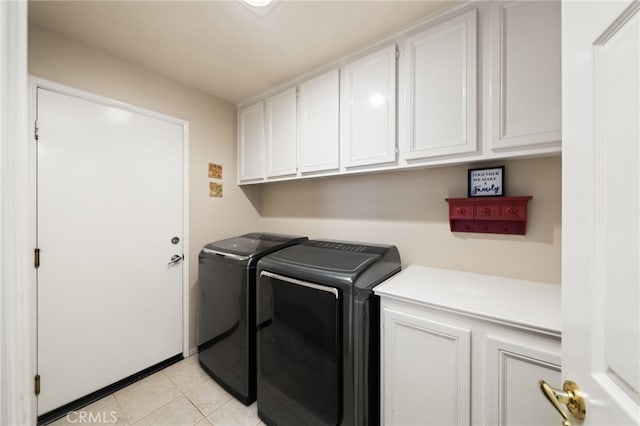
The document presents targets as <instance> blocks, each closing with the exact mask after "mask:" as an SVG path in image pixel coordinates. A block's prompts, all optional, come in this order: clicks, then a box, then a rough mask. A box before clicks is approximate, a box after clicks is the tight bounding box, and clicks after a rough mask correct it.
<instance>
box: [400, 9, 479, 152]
mask: <svg viewBox="0 0 640 426" xmlns="http://www.w3.org/2000/svg"><path fill="white" fill-rule="evenodd" d="M400 70H401V71H400V72H401V76H400V83H399V84H400V91H401V101H400V117H399V118H400V132H399V134H400V143H401V147H402V158H404V159H406V160H415V159H425V158H430V157H437V156H443V155H452V154H461V153H468V152H475V151H476V150H477V131H476V121H477V118H476V117H477V12H476V10H475V9H474V10H471V11H469V12H467V13H465V14H463V15H461V16H458V17H455V18H453V19H450V20H448V21H446V22H444V23H441V24H439V25H436V26H434V27H431V28H429V29H427V30H426V31H424V32H421V33H420V34H416V35H414V36H412V37H410V38H408V39H407V40H406V41H405V43H404V50H403V52H402V54H401V62H400Z"/></svg>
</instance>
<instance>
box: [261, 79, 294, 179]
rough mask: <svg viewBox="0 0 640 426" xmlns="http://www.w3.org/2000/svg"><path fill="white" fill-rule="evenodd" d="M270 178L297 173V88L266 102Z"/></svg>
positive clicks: (267, 155) (267, 156)
mask: <svg viewBox="0 0 640 426" xmlns="http://www.w3.org/2000/svg"><path fill="white" fill-rule="evenodd" d="M265 131H266V153H265V154H266V160H267V163H266V167H267V170H266V174H267V177H273V176H284V175H291V174H295V173H296V170H297V128H296V88H295V87H292V88H291V89H288V90H285V91H284V92H282V93H279V94H277V95H274V96H272V97H270V98H268V99H267V100H266V101H265Z"/></svg>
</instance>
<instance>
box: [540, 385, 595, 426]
mask: <svg viewBox="0 0 640 426" xmlns="http://www.w3.org/2000/svg"><path fill="white" fill-rule="evenodd" d="M539 383H540V389H541V390H542V393H543V394H544V396H546V397H547V399H548V400H549V402H550V403H551V405H553V406H554V407H555V409H556V410H558V412H559V413H560V415H561V416H562V426H571V422H569V416H567V414H566V413H565V412H564V410H563V409H562V406H561V405H560V404H565V405H566V406H567V408H568V409H569V412H570V413H571V415H572V416H574V417H575V418H577V419H579V420H584V418H585V416H586V415H587V409H586V405H585V402H584V398H582V396H581V395H580V394H578V392H580V388H579V387H578V385H576V384H575V383H574V382H572V381H569V380H566V381H565V382H564V384H563V385H562V390H559V389H554V388H552V387H551V386H549V385H548V384H547V382H545V381H544V380H540V382H539Z"/></svg>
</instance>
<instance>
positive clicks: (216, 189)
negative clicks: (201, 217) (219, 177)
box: [209, 182, 222, 198]
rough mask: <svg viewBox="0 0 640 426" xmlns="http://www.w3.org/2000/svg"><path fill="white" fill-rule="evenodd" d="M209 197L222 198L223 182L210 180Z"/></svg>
mask: <svg viewBox="0 0 640 426" xmlns="http://www.w3.org/2000/svg"><path fill="white" fill-rule="evenodd" d="M209 197H217V198H222V184H221V183H215V182H209Z"/></svg>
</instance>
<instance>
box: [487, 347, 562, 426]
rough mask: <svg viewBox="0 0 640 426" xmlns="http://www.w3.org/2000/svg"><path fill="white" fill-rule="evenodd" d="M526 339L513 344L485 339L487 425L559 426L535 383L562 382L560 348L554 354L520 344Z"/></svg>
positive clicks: (555, 415) (545, 349)
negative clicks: (542, 381)
mask: <svg viewBox="0 0 640 426" xmlns="http://www.w3.org/2000/svg"><path fill="white" fill-rule="evenodd" d="M527 339H529V340H530V338H527V337H526V336H524V337H523V336H520V338H518V339H517V340H513V341H512V340H510V339H502V338H497V337H494V336H487V391H488V392H487V422H486V424H488V425H496V426H498V425H500V426H502V425H504V426H507V425H521V426H527V425H530V426H537V425H553V424H560V421H559V420H558V419H560V416H559V415H558V413H557V412H555V410H552V409H549V402H548V401H547V400H546V398H545V397H544V396H543V395H542V392H540V386H539V384H538V381H539V380H540V379H542V380H544V381H545V382H547V383H561V377H560V360H561V357H560V353H559V349H560V347H559V346H560V345H557V351H556V350H554V349H548V348H542V347H536V345H535V344H534V343H529V342H527V343H526V344H525V343H520V342H525V341H526V340H527ZM556 343H557V342H556ZM546 346H549V345H546Z"/></svg>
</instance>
